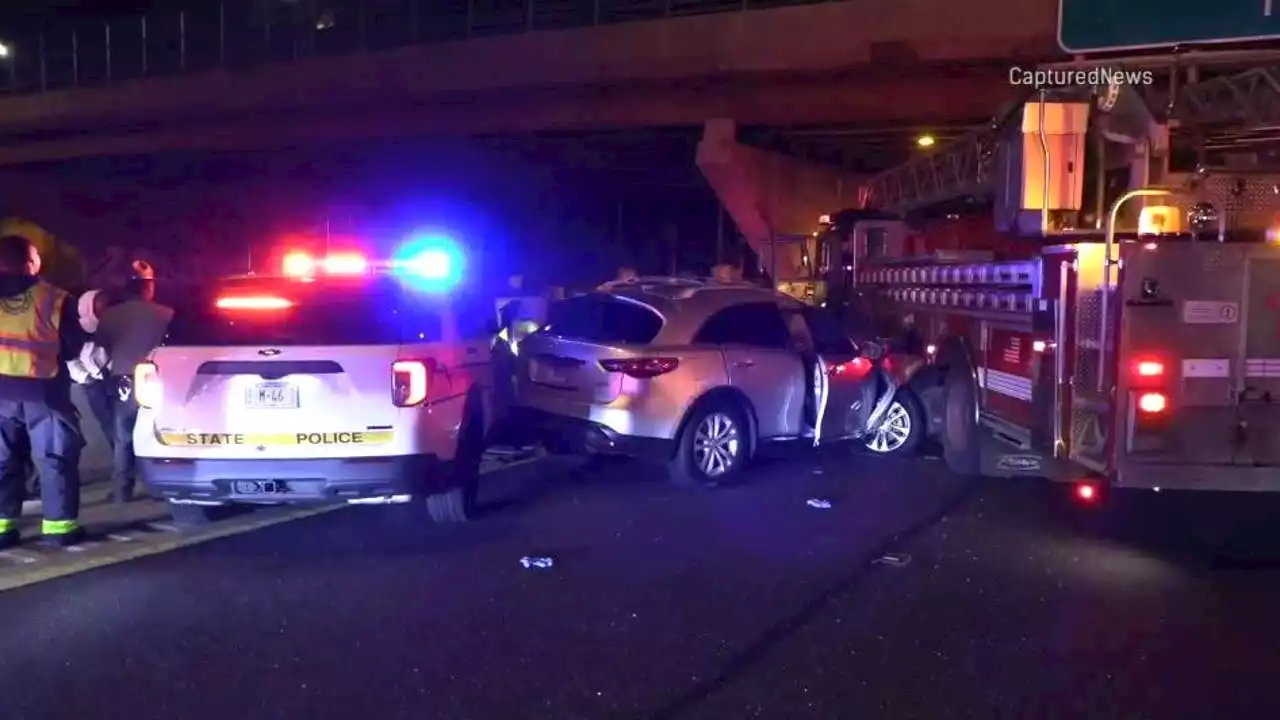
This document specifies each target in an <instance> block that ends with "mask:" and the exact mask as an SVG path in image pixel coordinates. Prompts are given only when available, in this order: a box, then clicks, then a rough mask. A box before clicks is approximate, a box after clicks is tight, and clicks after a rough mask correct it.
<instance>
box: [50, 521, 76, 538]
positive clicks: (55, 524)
mask: <svg viewBox="0 0 1280 720" xmlns="http://www.w3.org/2000/svg"><path fill="white" fill-rule="evenodd" d="M79 528H80V523H78V522H76V521H75V520H42V521H41V522H40V532H41V534H44V535H66V534H67V533H70V532H75V531H76V530H78V529H79Z"/></svg>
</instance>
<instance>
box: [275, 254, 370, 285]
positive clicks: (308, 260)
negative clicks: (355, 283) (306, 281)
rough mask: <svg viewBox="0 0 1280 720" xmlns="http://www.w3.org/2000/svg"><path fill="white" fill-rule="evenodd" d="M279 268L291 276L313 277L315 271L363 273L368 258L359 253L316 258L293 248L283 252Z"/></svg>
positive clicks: (287, 275) (365, 270)
mask: <svg viewBox="0 0 1280 720" xmlns="http://www.w3.org/2000/svg"><path fill="white" fill-rule="evenodd" d="M281 270H282V271H283V272H284V275H285V277H291V278H310V277H315V275H316V273H317V271H320V272H323V273H325V274H326V275H363V274H364V273H366V272H368V270H369V260H368V259H367V258H365V256H363V255H361V254H359V253H335V254H333V255H328V256H326V257H323V258H321V259H319V260H317V259H316V258H314V257H312V256H311V255H310V254H308V253H305V252H302V251H300V250H295V251H293V252H289V253H287V254H285V256H284V260H283V262H282V263H281Z"/></svg>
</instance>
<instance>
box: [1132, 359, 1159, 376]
mask: <svg viewBox="0 0 1280 720" xmlns="http://www.w3.org/2000/svg"><path fill="white" fill-rule="evenodd" d="M1133 371H1134V373H1135V374H1136V375H1137V376H1138V377H1144V378H1158V377H1164V363H1162V362H1159V361H1157V360H1139V361H1138V362H1137V363H1135V364H1134V366H1133Z"/></svg>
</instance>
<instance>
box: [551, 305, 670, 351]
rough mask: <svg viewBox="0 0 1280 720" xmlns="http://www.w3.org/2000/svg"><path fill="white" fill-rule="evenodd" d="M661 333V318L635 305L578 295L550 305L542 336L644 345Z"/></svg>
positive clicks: (650, 310) (648, 309) (645, 308)
mask: <svg viewBox="0 0 1280 720" xmlns="http://www.w3.org/2000/svg"><path fill="white" fill-rule="evenodd" d="M661 330H662V316H661V315H659V314H658V313H657V312H656V311H654V310H652V309H650V308H647V307H645V306H643V305H640V304H638V303H633V302H628V301H626V300H619V299H617V298H614V297H610V296H609V295H603V294H592V295H580V296H578V297H573V298H569V299H567V300H561V301H559V302H556V303H553V304H552V305H551V308H550V309H549V310H548V314H547V327H546V332H547V334H549V335H553V336H555V337H558V338H564V339H566V340H582V341H585V342H592V343H607V344H623V345H644V344H646V343H649V342H652V341H653V339H654V338H656V337H657V336H658V332H659V331H661Z"/></svg>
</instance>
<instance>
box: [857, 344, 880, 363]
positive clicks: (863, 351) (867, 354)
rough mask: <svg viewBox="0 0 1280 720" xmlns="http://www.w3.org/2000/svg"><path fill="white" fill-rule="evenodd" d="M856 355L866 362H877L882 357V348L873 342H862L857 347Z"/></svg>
mask: <svg viewBox="0 0 1280 720" xmlns="http://www.w3.org/2000/svg"><path fill="white" fill-rule="evenodd" d="M858 354H859V355H861V356H862V357H864V358H866V359H868V360H879V359H880V358H882V357H884V346H883V345H881V344H879V343H874V342H864V343H862V344H861V345H859V346H858Z"/></svg>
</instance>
